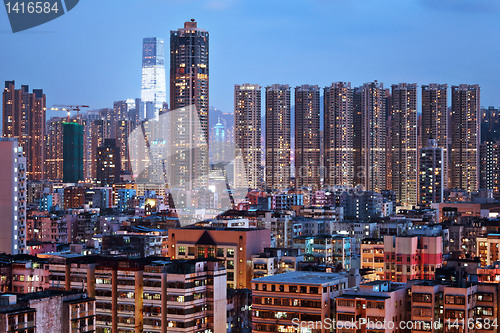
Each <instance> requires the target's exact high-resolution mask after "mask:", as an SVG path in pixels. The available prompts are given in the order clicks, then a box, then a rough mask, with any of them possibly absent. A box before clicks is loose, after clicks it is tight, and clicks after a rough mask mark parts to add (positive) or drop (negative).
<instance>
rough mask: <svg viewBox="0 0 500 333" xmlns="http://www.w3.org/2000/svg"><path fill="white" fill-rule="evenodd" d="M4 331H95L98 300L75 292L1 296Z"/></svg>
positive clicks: (0, 321) (49, 291) (44, 292)
mask: <svg viewBox="0 0 500 333" xmlns="http://www.w3.org/2000/svg"><path fill="white" fill-rule="evenodd" d="M0 331H1V332H18V333H37V332H40V333H45V332H51V333H66V332H95V301H94V299H93V298H89V297H88V296H87V294H86V293H81V292H71V291H56V290H47V291H40V292H35V293H28V294H0Z"/></svg>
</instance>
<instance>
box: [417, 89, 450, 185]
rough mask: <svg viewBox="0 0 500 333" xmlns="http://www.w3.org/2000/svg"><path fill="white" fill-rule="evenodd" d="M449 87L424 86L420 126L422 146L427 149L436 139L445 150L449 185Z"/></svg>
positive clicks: (444, 168) (445, 165)
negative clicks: (432, 140) (431, 140)
mask: <svg viewBox="0 0 500 333" xmlns="http://www.w3.org/2000/svg"><path fill="white" fill-rule="evenodd" d="M447 90H448V85H446V84H436V83H432V84H429V85H423V86H422V124H421V126H420V144H421V145H422V147H425V146H426V145H427V143H428V142H429V140H430V139H435V140H436V143H437V146H438V147H439V148H441V149H442V150H443V170H442V172H443V182H444V187H447V183H448V154H449V151H450V150H449V144H450V140H449V137H448V130H449V128H448V126H449V125H448V102H447V96H448V95H447Z"/></svg>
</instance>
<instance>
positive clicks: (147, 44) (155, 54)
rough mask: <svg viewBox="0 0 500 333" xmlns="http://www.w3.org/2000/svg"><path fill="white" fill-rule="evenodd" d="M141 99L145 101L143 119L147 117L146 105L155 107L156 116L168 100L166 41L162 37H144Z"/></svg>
mask: <svg viewBox="0 0 500 333" xmlns="http://www.w3.org/2000/svg"><path fill="white" fill-rule="evenodd" d="M141 100H142V102H143V103H144V106H143V108H142V114H141V119H142V120H144V119H146V105H147V103H151V105H152V107H154V117H155V119H157V118H158V115H159V110H160V109H161V108H162V107H163V103H166V102H167V84H166V77H165V41H164V40H163V39H162V38H156V37H150V38H144V39H143V44H142V86H141Z"/></svg>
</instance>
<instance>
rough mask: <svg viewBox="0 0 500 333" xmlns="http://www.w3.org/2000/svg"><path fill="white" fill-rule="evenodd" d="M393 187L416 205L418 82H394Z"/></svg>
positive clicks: (403, 202)
mask: <svg viewBox="0 0 500 333" xmlns="http://www.w3.org/2000/svg"><path fill="white" fill-rule="evenodd" d="M391 139H392V149H391V154H392V190H393V191H394V192H395V194H396V201H397V202H398V204H400V205H402V206H405V207H412V206H415V205H416V204H417V199H418V198H417V195H418V185H417V179H418V164H417V163H418V150H417V84H416V83H413V84H409V83H400V84H394V85H392V137H391Z"/></svg>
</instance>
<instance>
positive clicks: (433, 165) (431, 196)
mask: <svg viewBox="0 0 500 333" xmlns="http://www.w3.org/2000/svg"><path fill="white" fill-rule="evenodd" d="M419 174H420V176H419V186H420V188H419V204H421V205H424V206H427V207H428V206H430V204H431V203H440V202H443V190H444V177H443V148H440V147H438V145H437V140H436V139H429V140H428V144H427V146H426V147H423V148H421V149H420V172H419Z"/></svg>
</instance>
